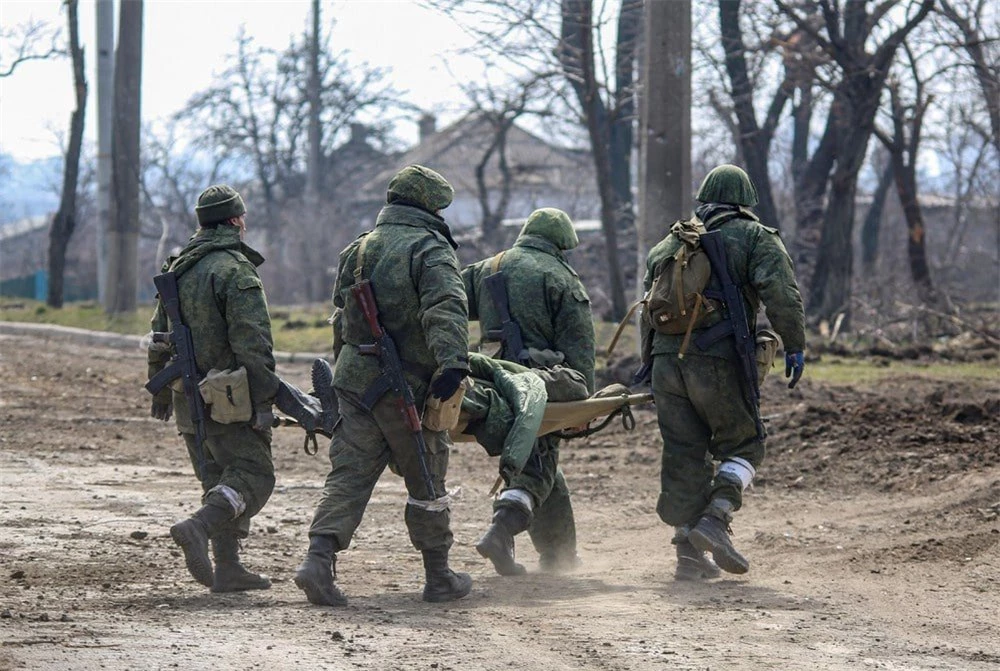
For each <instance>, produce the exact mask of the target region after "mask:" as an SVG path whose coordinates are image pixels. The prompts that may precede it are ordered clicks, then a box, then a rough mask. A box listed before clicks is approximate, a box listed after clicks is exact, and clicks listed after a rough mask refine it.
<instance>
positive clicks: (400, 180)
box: [385, 165, 455, 214]
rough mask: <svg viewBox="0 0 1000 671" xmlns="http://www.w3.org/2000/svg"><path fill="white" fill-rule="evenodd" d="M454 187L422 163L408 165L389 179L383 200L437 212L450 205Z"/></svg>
mask: <svg viewBox="0 0 1000 671" xmlns="http://www.w3.org/2000/svg"><path fill="white" fill-rule="evenodd" d="M454 197H455V189H453V188H451V184H449V183H448V180H446V179H445V178H444V177H442V176H441V175H440V174H438V173H436V172H434V171H433V170H431V169H430V168H425V167H424V166H422V165H408V166H406V167H405V168H403V169H402V170H400V171H399V172H397V173H396V174H395V175H394V176H393V178H392V179H391V180H389V191H388V193H386V196H385V201H386V202H387V203H389V204H390V205H393V204H395V205H411V206H413V207H419V208H420V209H421V210H426V211H428V212H433V213H435V214H436V213H437V212H439V211H440V210H443V209H444V208H446V207H448V206H449V205H451V200H452V198H454Z"/></svg>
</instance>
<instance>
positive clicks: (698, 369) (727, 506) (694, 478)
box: [643, 165, 805, 580]
mask: <svg viewBox="0 0 1000 671" xmlns="http://www.w3.org/2000/svg"><path fill="white" fill-rule="evenodd" d="M697 200H698V201H699V203H700V204H699V205H698V207H697V208H696V209H695V215H696V217H695V220H694V221H692V222H678V223H677V224H674V226H673V227H672V229H671V233H670V234H669V235H668V236H667V237H666V238H665V239H664V240H662V241H661V242H660V243H659V244H657V245H656V246H655V247H653V249H652V250H651V251H650V252H649V256H648V258H647V260H646V275H645V280H644V287H645V290H646V291H647V292H649V290H650V287H651V286H652V284H653V279H654V277H656V274H657V272H658V271H659V269H660V268H662V266H663V265H664V264H665V262H666V261H667V260H669V259H671V258H674V256H675V254H676V253H677V252H678V251H679V250H680V249H681V247H682V246H683V245H684V244H685V243H684V238H683V236H684V235H685V234H686V231H687V229H688V228H689V227H686V226H685V225H686V224H689V223H690V224H693V226H694V227H696V228H697V230H700V231H704V230H706V229H707V230H708V231H714V230H718V231H719V232H720V233H721V235H722V239H723V242H724V247H725V251H726V257H727V258H728V264H727V265H728V267H729V272H730V275H731V276H732V279H733V281H734V282H735V283H736V285H737V286H740V287H742V294H743V298H744V302H745V305H746V314H747V315H748V317H749V319H750V321H751V322H753V323H750V324H749V325H748V326H749V330H750V333H754V332H755V330H756V323H755V322H756V315H757V311H758V308H759V307H760V305H761V304H762V303H763V305H765V306H766V312H767V318H768V320H769V321H770V323H771V326H772V327H773V328H774V329H775V330H776V331H777V332H778V334H779V335H780V336H781V337H782V339H783V340H784V348H785V352H786V376H788V375H790V374H792V373H793V372H794V377H793V378H792V381H791V384H790V385H789V387H792V386H794V385H795V384H796V383H797V382H798V380H799V377H800V376H801V375H802V368H803V358H802V351H803V349H804V347H805V318H804V314H803V310H802V297H801V295H800V294H799V288H798V285H797V283H796V281H795V273H794V270H793V268H792V261H791V259H790V258H789V256H788V252H787V251H785V246H784V245H783V244H782V242H781V238H780V236H779V235H778V231H777V229H774V228H770V227H768V226H765V225H763V224H762V223H761V222H760V220H759V219H758V218H757V216H756V215H755V214H754V213H753V211H752V210H751V209H750V208H752V207H753V206H754V205H756V204H757V190H756V188H755V187H754V185H753V182H752V181H751V180H750V178H749V176H748V175H747V174H746V173H745V172H744V171H743V170H742V169H740V168H738V167H736V166H734V165H721V166H719V167H717V168H715V169H713V170H712V171H711V172H709V173H708V175H707V176H706V177H705V180H704V181H703V182H702V184H701V188H700V189H699V191H698V195H697ZM692 230H694V229H692ZM694 238H695V239H696V238H697V235H695V236H694ZM707 288H708V289H714V290H716V291H718V290H719V289H720V288H721V285H720V284H719V280H718V279H717V278H716V277H715V276H714V273H713V274H712V276H711V278H710V279H709V284H708V287H707ZM726 315H727V313H726V311H725V308H724V307H720V308H719V309H718V310H715V311H713V312H710V313H709V314H707V315H706V316H705V317H704V320H703V321H700V322H698V326H697V327H696V328H695V329H694V330H693V332H692V333H690V334H689V335H670V334H666V333H661V332H657V331H654V330H653V329H652V328H651V327H647V328H645V329H644V332H643V341H644V345H645V346H644V351H645V352H646V353H647V355H649V356H651V357H652V387H653V394H654V396H655V400H656V412H657V418H658V422H659V427H660V434H661V436H662V437H663V455H662V464H661V471H660V497H659V501H658V503H657V513H658V514H659V516H660V518H661V519H662V520H663V521H664V522H666V523H667V524H669V525H671V526H673V527H674V528H675V534H674V538H673V541H672V542H673V543H674V545H676V550H677V572H676V574H675V577H676V578H677V579H678V580H693V579H700V578H706V577H715V576H717V575H719V568H721V569H723V570H725V571H728V572H730V573H746V572H747V570H748V569H749V562H748V561H747V560H746V558H745V557H743V555H742V554H740V553H739V552H738V551H737V550H736V548H735V547H733V544H732V541H731V539H730V537H729V523H730V522H731V520H732V517H733V513H734V512H735V511H737V510H739V509H740V507H741V506H742V503H743V492H744V490H745V489H746V487H747V486H748V485H749V484H750V482H751V481H752V480H753V477H754V474H755V473H756V471H757V468H758V467H759V466H760V464H761V462H762V461H763V459H764V441H763V440H762V439H760V438H758V435H757V425H756V421H755V413H756V412H757V411H756V410H755V408H753V407H752V406H751V404H750V401H748V400H747V395H746V394H745V393H744V390H743V387H742V384H743V382H742V380H741V374H740V369H739V363H738V362H737V360H736V350H735V347H734V344H733V338H732V337H728V336H727V337H722V338H721V339H718V340H716V341H715V342H709V339H708V338H700V337H699V336H702V335H703V334H705V333H707V332H708V331H709V330H710V329H711V327H712V326H714V325H716V324H719V323H720V322H722V321H723V320H724V319H725V318H726ZM644 323H645V324H648V322H644ZM686 341H690V342H693V343H695V345H696V346H694V347H686V345H687V342H686ZM699 343H701V344H703V345H704V348H701V346H700V345H699ZM715 462H718V466H717V467H716V466H715V465H714V463H715ZM706 553H711V555H712V557H713V558H714V560H715V562H717V564H718V566H716V564H715V563H714V562H712V561H710V560H709V558H708V557H707V556H706Z"/></svg>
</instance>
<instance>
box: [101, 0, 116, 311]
mask: <svg viewBox="0 0 1000 671" xmlns="http://www.w3.org/2000/svg"><path fill="white" fill-rule="evenodd" d="M114 86H115V6H114V0H97V300H98V301H100V303H101V305H104V304H105V303H104V296H105V292H106V291H107V289H106V287H107V281H108V278H107V273H108V243H107V231H108V226H109V225H110V223H111V114H112V103H113V102H114Z"/></svg>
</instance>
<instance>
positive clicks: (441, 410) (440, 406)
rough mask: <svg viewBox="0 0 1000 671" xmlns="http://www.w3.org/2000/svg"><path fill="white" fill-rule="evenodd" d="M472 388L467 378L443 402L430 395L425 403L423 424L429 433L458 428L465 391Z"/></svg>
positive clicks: (470, 381)
mask: <svg viewBox="0 0 1000 671" xmlns="http://www.w3.org/2000/svg"><path fill="white" fill-rule="evenodd" d="M471 386H472V380H470V379H469V378H465V379H464V380H462V383H461V384H460V385H458V389H456V390H455V393H454V394H452V395H451V396H450V397H449V398H446V399H444V400H441V399H439V398H434V396H432V395H430V394H428V395H427V400H426V401H424V414H423V417H422V419H421V424H423V425H424V428H425V429H427V430H428V431H451V430H452V429H454V428H455V427H456V426H458V416H459V414H460V413H461V411H462V400H463V399H464V398H465V391H466V390H467V389H468V388H469V387H471Z"/></svg>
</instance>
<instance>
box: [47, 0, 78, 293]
mask: <svg viewBox="0 0 1000 671" xmlns="http://www.w3.org/2000/svg"><path fill="white" fill-rule="evenodd" d="M66 20H67V22H68V24H69V51H70V58H72V61H73V84H74V88H75V89H76V109H75V110H73V114H72V115H71V116H70V122H69V147H68V148H67V150H66V163H65V165H64V166H63V185H62V197H61V198H60V201H59V210H58V212H56V215H55V218H54V219H53V221H52V228H50V229H49V291H48V296H47V298H46V303H47V304H48V305H49V306H51V307H54V308H61V307H62V306H63V288H64V282H65V276H66V248H67V247H68V246H69V240H70V237H71V236H72V235H73V230H74V229H75V228H76V187H77V181H78V177H79V174H80V150H81V148H82V146H83V120H84V113H85V112H86V108H87V79H86V77H85V76H84V63H83V49H82V48H81V47H80V26H79V21H78V19H77V0H68V2H67V3H66Z"/></svg>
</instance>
